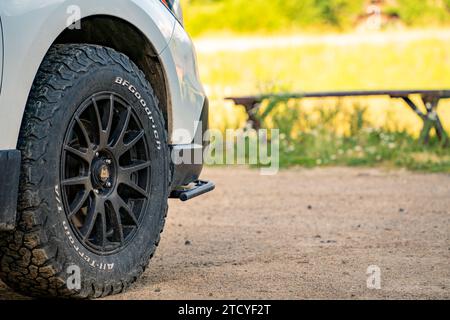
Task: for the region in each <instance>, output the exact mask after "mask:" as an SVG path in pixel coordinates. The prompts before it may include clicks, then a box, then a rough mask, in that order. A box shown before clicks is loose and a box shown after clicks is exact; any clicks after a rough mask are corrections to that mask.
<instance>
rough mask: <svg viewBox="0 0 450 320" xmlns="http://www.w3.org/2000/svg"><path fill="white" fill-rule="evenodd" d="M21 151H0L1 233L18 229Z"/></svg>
mask: <svg viewBox="0 0 450 320" xmlns="http://www.w3.org/2000/svg"><path fill="white" fill-rule="evenodd" d="M20 161H21V156H20V151H18V150H7V151H0V170H1V171H0V232H1V231H11V230H14V229H15V227H16V215H17V196H18V192H19V177H20Z"/></svg>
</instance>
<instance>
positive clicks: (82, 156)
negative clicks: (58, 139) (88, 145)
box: [64, 145, 90, 162]
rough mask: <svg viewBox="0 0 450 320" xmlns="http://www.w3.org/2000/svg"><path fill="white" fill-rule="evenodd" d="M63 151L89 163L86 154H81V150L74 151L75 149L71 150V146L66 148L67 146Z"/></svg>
mask: <svg viewBox="0 0 450 320" xmlns="http://www.w3.org/2000/svg"><path fill="white" fill-rule="evenodd" d="M64 150H65V151H67V152H69V153H71V154H72V155H74V156H76V157H78V158H79V159H82V160H84V161H86V162H89V161H90V159H89V154H88V152H83V151H81V150H78V149H75V148H73V147H71V146H67V145H66V146H64Z"/></svg>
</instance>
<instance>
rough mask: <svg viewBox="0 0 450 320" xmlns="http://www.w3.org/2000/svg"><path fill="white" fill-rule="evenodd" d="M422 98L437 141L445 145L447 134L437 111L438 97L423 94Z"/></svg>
mask: <svg viewBox="0 0 450 320" xmlns="http://www.w3.org/2000/svg"><path fill="white" fill-rule="evenodd" d="M422 100H423V103H424V104H425V108H426V109H427V117H428V119H429V122H430V123H431V124H432V127H434V130H435V131H436V135H437V137H438V139H439V141H441V142H442V144H443V145H444V146H446V145H447V144H448V136H447V133H446V132H445V129H444V126H443V125H442V122H441V119H440V118H439V115H438V113H437V107H438V105H439V101H440V99H439V98H438V97H427V96H423V97H422Z"/></svg>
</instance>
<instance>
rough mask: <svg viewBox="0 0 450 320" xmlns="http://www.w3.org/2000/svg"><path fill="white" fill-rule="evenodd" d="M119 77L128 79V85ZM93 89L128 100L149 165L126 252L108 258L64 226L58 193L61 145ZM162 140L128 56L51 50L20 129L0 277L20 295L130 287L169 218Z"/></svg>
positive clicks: (78, 48) (98, 293) (0, 247)
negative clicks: (15, 194)
mask: <svg viewBox="0 0 450 320" xmlns="http://www.w3.org/2000/svg"><path fill="white" fill-rule="evenodd" d="M117 79H124V80H125V79H126V80H127V81H128V82H129V84H130V85H132V86H133V87H132V88H131V89H130V87H129V86H128V85H127V83H128V82H127V83H126V85H124V84H123V83H122V84H120V83H118V81H117ZM133 89H134V90H133ZM98 91H108V92H115V93H117V94H119V95H120V96H122V97H124V98H125V99H126V100H127V101H129V103H130V106H131V109H133V110H134V111H133V112H135V114H136V115H137V117H138V118H139V120H140V121H141V122H142V124H143V126H144V128H143V130H145V137H146V139H147V140H146V141H148V143H147V144H148V148H149V150H150V151H149V154H150V155H151V163H152V164H151V167H150V169H149V170H150V172H151V182H149V185H150V190H151V201H149V205H148V207H147V209H146V214H145V216H144V217H143V218H142V221H141V222H142V223H141V225H140V227H139V228H137V231H136V235H135V236H134V238H133V239H132V240H131V242H130V243H128V244H127V246H126V248H125V249H123V250H120V251H118V252H116V253H112V254H101V253H98V252H92V251H91V250H90V249H89V248H86V247H85V245H84V244H83V243H82V242H81V241H80V240H79V239H78V238H77V236H76V235H75V234H74V230H72V228H70V227H68V226H69V224H68V218H67V214H66V212H65V210H64V209H63V206H62V204H61V195H60V193H61V175H60V160H61V156H62V152H63V151H62V150H61V146H62V145H63V138H64V135H65V133H66V130H67V126H68V124H69V122H70V121H71V120H70V119H71V118H72V116H73V114H74V113H75V112H76V111H77V108H79V106H80V104H82V102H83V101H84V100H85V99H87V98H88V97H90V96H91V95H92V94H95V93H96V92H98ZM136 92H138V93H139V95H136ZM139 98H141V99H139ZM142 100H144V101H145V103H146V106H145V108H144V107H143V105H142ZM149 115H151V116H150V117H149ZM166 136H167V135H166V131H165V122H164V117H163V114H162V113H161V111H160V108H159V102H158V99H157V97H156V95H155V94H154V92H153V90H152V87H151V85H150V84H149V82H148V81H147V80H146V79H145V76H144V74H143V72H142V71H140V70H139V69H138V67H137V66H136V65H135V64H134V63H133V62H132V61H130V59H129V58H128V57H126V56H125V55H123V54H121V53H119V52H116V51H114V50H113V49H110V48H106V47H101V46H95V45H88V44H67V45H55V46H54V47H52V48H51V49H50V50H49V52H48V54H47V56H46V57H45V59H44V61H43V63H42V65H41V66H40V69H39V72H38V74H37V76H36V79H35V81H34V84H33V87H32V90H31V93H30V96H29V100H28V102H27V106H26V110H25V114H24V119H23V123H22V127H21V130H20V137H19V143H18V149H19V150H20V151H21V153H22V167H21V178H20V191H19V200H18V221H17V229H16V230H15V231H14V232H10V233H4V234H1V235H0V267H1V270H0V277H1V279H2V280H3V281H4V282H5V283H6V284H7V285H9V286H10V287H11V288H13V289H14V290H16V291H17V292H19V293H22V294H24V295H28V296H34V297H74V298H98V297H104V296H107V295H111V294H117V293H120V292H123V291H124V290H125V289H126V288H127V287H129V286H130V285H131V284H132V283H133V282H135V281H136V280H137V279H138V277H139V276H140V275H141V274H142V273H143V272H144V270H145V269H146V267H147V265H148V263H149V260H150V259H151V257H152V256H153V254H154V252H155V249H156V247H157V246H158V243H159V241H160V233H161V232H162V229H163V226H164V221H165V217H166V214H167V199H168V193H169V179H170V178H169V176H170V173H169V170H170V169H169V151H168V146H167V138H166ZM156 140H158V141H156ZM105 225H106V223H105ZM71 266H77V267H79V269H80V271H81V272H80V276H81V278H80V279H81V289H77V288H75V289H74V288H73V287H71V289H69V288H68V286H67V283H68V281H69V282H70V281H72V282H73V280H72V278H70V277H71V276H73V275H75V273H72V272H73V270H74V269H71V268H69V267H71ZM68 272H69V273H68ZM73 284H76V281H75V282H73Z"/></svg>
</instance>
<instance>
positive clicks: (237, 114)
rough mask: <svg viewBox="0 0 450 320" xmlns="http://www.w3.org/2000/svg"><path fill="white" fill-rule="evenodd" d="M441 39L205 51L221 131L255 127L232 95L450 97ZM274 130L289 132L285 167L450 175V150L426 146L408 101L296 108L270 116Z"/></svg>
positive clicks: (204, 72)
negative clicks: (420, 92)
mask: <svg viewBox="0 0 450 320" xmlns="http://www.w3.org/2000/svg"><path fill="white" fill-rule="evenodd" d="M430 32H433V31H430ZM431 38H433V37H430V39H422V40H413V41H398V42H397V41H394V42H387V43H367V42H364V41H362V42H361V43H359V42H358V41H356V42H355V41H353V42H350V43H345V44H341V43H339V42H337V43H334V42H333V43H328V44H320V43H314V44H304V45H298V46H282V47H278V48H276V47H270V46H269V47H268V48H258V49H254V50H234V49H232V48H230V49H229V50H223V51H208V50H199V53H198V57H199V67H200V73H201V77H202V80H203V82H204V84H205V87H206V89H207V91H208V94H209V96H210V97H211V100H212V101H211V106H212V110H211V126H212V127H213V128H218V129H220V130H225V129H227V128H242V127H243V126H244V125H245V121H246V115H245V112H244V110H243V109H242V108H238V107H235V106H233V104H232V103H229V102H226V101H224V100H223V98H224V97H225V96H230V95H248V94H259V93H267V92H286V91H324V90H355V89H411V88H422V89H436V88H439V89H441V88H450V43H449V42H448V41H446V40H439V39H431ZM206 42H207V41H206ZM319 42H320V41H319ZM200 48H202V46H200ZM262 109H264V107H263V108H262ZM439 113H440V115H441V117H442V120H443V122H444V126H445V127H446V129H447V131H449V132H450V102H449V101H443V102H442V103H441V105H440V107H439ZM358 119H359V120H358ZM358 121H359V122H358ZM355 123H360V124H358V125H355ZM265 125H266V127H275V128H279V129H280V130H281V132H282V143H281V164H282V165H283V166H290V165H306V166H312V165H314V166H315V165H340V164H344V165H374V164H383V165H387V166H400V167H407V168H410V169H417V170H425V171H444V172H450V151H449V149H448V148H447V149H444V148H442V147H441V146H439V145H438V144H437V143H435V142H432V144H431V146H428V147H424V146H421V145H420V144H418V143H417V141H416V139H417V137H418V134H419V132H420V129H421V125H422V123H421V121H420V119H419V118H418V117H417V116H416V115H415V114H414V113H413V112H412V111H411V110H410V109H409V108H408V107H407V106H405V104H404V103H403V102H401V101H398V100H389V99H388V98H376V99H373V98H372V99H369V98H358V99H355V98H353V99H350V98H349V99H339V100H338V99H325V100H313V99H310V100H303V101H290V102H288V103H287V104H281V105H280V107H279V108H278V109H276V110H275V111H274V112H273V113H272V114H270V115H269V117H267V119H265Z"/></svg>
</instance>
